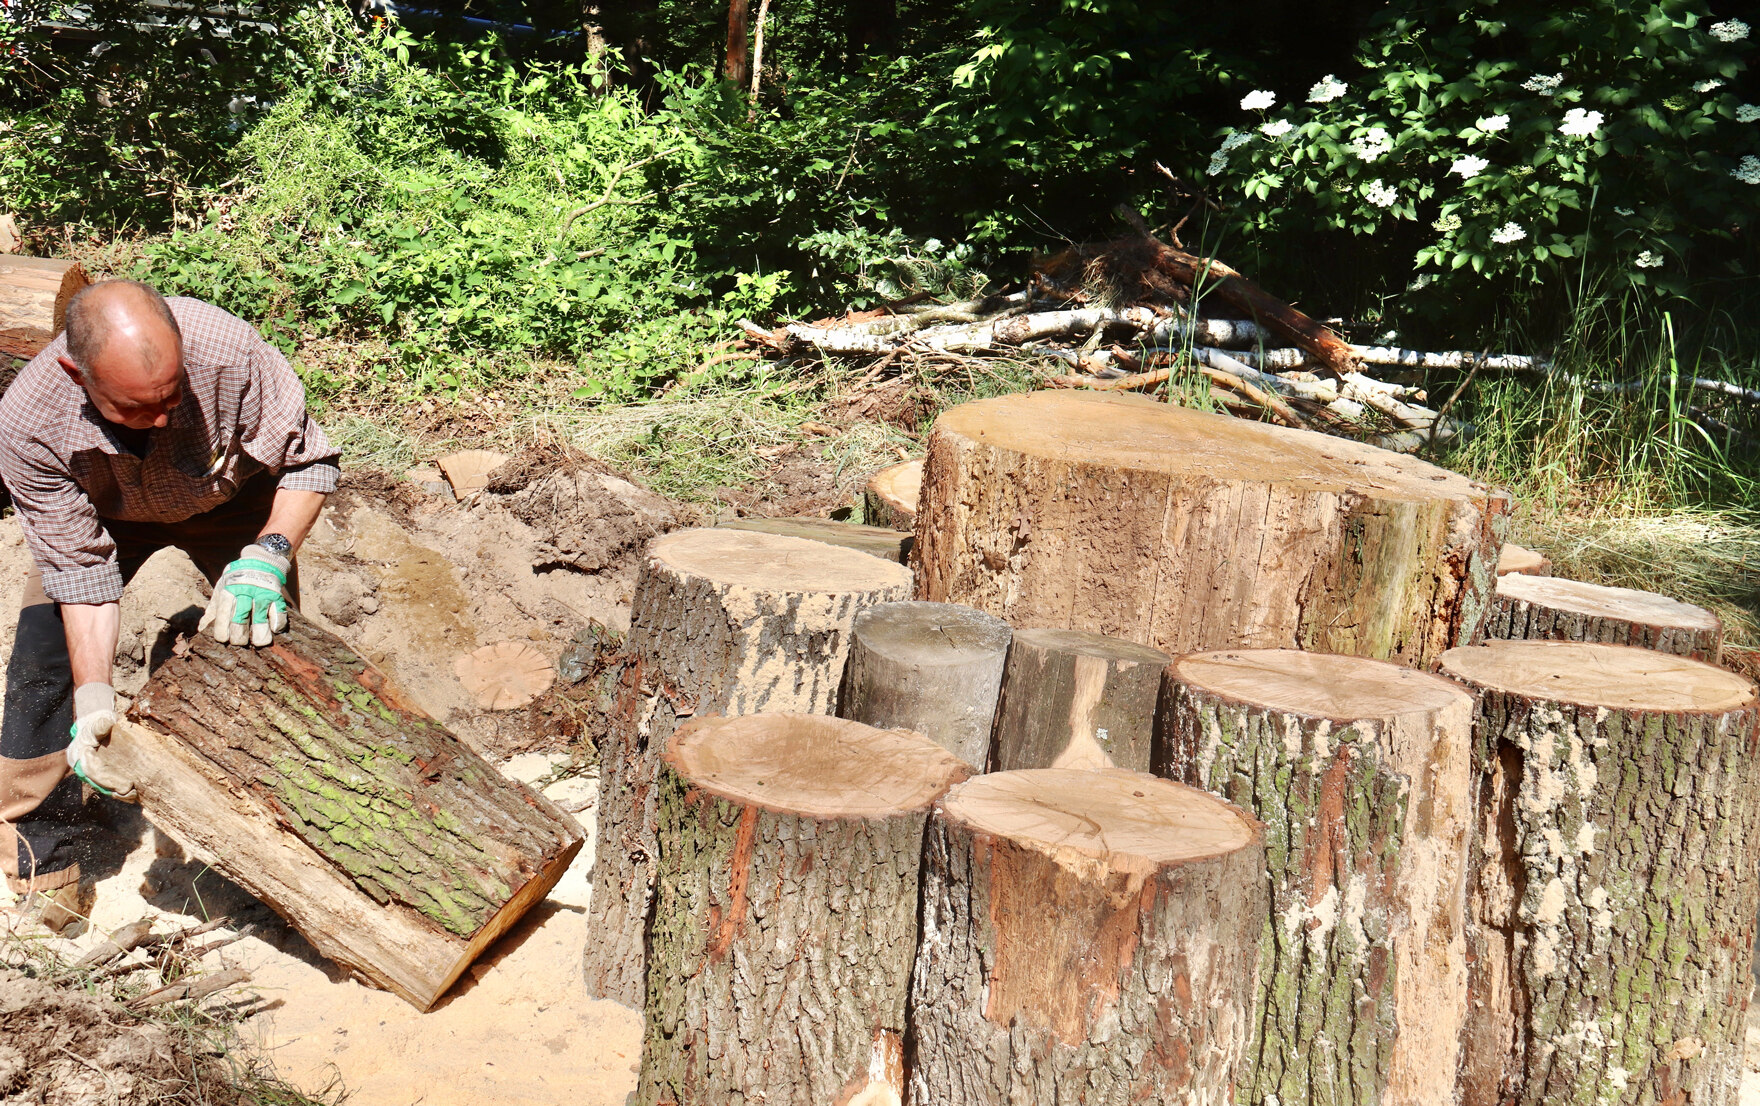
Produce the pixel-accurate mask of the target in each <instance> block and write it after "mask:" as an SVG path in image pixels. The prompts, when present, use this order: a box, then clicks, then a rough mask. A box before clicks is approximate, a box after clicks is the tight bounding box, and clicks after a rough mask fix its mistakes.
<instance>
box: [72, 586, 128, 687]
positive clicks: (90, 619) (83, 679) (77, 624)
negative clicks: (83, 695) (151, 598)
mask: <svg viewBox="0 0 1760 1106" xmlns="http://www.w3.org/2000/svg"><path fill="white" fill-rule="evenodd" d="M61 625H62V627H63V629H64V630H65V631H66V633H67V655H68V658H69V659H70V660H72V662H73V686H74V687H80V686H82V685H84V684H108V683H109V682H110V666H111V664H112V663H113V662H114V659H115V657H116V638H117V635H118V634H119V633H120V632H121V629H122V604H120V603H63V604H61Z"/></svg>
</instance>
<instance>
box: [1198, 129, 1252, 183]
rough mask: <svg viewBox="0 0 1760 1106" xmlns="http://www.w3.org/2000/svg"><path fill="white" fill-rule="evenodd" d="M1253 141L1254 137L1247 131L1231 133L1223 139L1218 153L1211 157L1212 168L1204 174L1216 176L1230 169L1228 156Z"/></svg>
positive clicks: (1217, 149)
mask: <svg viewBox="0 0 1760 1106" xmlns="http://www.w3.org/2000/svg"><path fill="white" fill-rule="evenodd" d="M1252 140H1253V136H1252V135H1251V134H1249V133H1248V132H1246V131H1229V132H1228V134H1227V135H1226V136H1225V137H1224V138H1223V139H1222V145H1220V146H1218V147H1217V148H1216V152H1215V153H1213V154H1211V155H1210V168H1208V169H1206V170H1205V171H1204V172H1205V173H1206V174H1207V175H1209V176H1212V177H1214V176H1216V175H1217V174H1218V173H1220V172H1222V171H1223V170H1224V169H1226V168H1228V155H1229V154H1232V153H1234V152H1235V151H1236V150H1238V149H1240V148H1241V147H1242V146H1245V145H1246V144H1247V143H1249V142H1251V141H1252Z"/></svg>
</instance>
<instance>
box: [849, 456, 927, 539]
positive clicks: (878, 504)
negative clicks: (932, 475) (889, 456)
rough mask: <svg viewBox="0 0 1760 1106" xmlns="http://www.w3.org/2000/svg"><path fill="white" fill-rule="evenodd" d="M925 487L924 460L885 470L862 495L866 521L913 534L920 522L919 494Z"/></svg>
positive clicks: (878, 473)
mask: <svg viewBox="0 0 1760 1106" xmlns="http://www.w3.org/2000/svg"><path fill="white" fill-rule="evenodd" d="M922 487H923V459H922V458H921V457H919V458H917V459H916V460H914V461H906V462H904V463H903V464H899V465H893V466H892V467H891V468H884V469H881V470H880V471H879V472H877V473H875V474H874V475H873V476H871V477H869V479H868V485H867V487H866V488H865V489H864V491H863V493H862V521H863V522H866V523H868V524H870V525H872V526H887V527H890V528H892V529H894V530H903V531H906V532H908V531H910V530H911V529H913V528H914V527H915V526H916V522H917V493H918V492H919V491H920V490H922Z"/></svg>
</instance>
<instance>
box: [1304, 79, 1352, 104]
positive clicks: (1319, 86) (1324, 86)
mask: <svg viewBox="0 0 1760 1106" xmlns="http://www.w3.org/2000/svg"><path fill="white" fill-rule="evenodd" d="M1344 92H1345V84H1344V82H1343V81H1341V80H1339V79H1338V78H1337V77H1334V76H1333V75H1332V74H1330V73H1328V74H1326V76H1324V77H1321V78H1320V80H1319V81H1318V82H1317V83H1316V84H1315V85H1314V87H1313V88H1310V89H1309V90H1308V103H1310V104H1330V103H1331V102H1332V101H1334V100H1336V99H1338V98H1339V97H1340V96H1343V95H1344Z"/></svg>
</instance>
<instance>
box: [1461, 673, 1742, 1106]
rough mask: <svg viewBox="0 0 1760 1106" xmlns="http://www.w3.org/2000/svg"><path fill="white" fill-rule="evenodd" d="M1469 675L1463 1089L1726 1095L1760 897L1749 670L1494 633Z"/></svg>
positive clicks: (1553, 1095)
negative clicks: (1474, 796)
mask: <svg viewBox="0 0 1760 1106" xmlns="http://www.w3.org/2000/svg"><path fill="white" fill-rule="evenodd" d="M1441 671H1442V672H1443V674H1445V675H1448V676H1452V677H1454V678H1455V679H1457V680H1460V681H1462V682H1464V683H1466V684H1467V685H1468V686H1469V687H1472V688H1473V689H1475V690H1476V691H1478V693H1479V707H1478V716H1477V720H1476V722H1475V724H1474V734H1473V768H1474V772H1475V774H1476V775H1477V777H1478V779H1477V791H1478V811H1477V814H1476V826H1475V829H1474V837H1473V849H1472V854H1471V859H1470V861H1469V868H1468V892H1467V894H1468V898H1467V940H1468V957H1469V962H1470V963H1471V969H1470V972H1469V975H1468V993H1469V999H1470V1001H1469V1004H1468V1007H1467V1030H1466V1035H1465V1039H1464V1050H1463V1058H1462V1062H1463V1066H1462V1076H1461V1087H1460V1090H1461V1102H1462V1103H1463V1104H1464V1106H1492V1104H1496V1106H1522V1104H1533V1106H1539V1104H1541V1103H1565V1102H1569V1103H1607V1104H1610V1106H1617V1104H1624V1103H1634V1104H1635V1103H1644V1104H1649V1103H1685V1102H1691V1103H1693V1104H1694V1106H1728V1104H1733V1103H1735V1102H1736V1100H1737V1094H1738V1089H1739V1087H1740V1084H1741V1078H1742V1042H1743V1023H1744V1020H1745V1014H1744V1011H1745V1009H1746V1007H1747V994H1748V986H1749V979H1748V973H1749V968H1750V964H1751V962H1752V957H1753V938H1754V919H1755V909H1756V906H1757V905H1760V878H1757V871H1756V862H1757V861H1760V850H1757V849H1756V844H1757V842H1756V833H1757V831H1760V819H1757V817H1756V816H1757V814H1760V796H1757V795H1756V791H1755V787H1754V779H1755V772H1756V768H1757V767H1760V765H1757V764H1756V749H1755V741H1756V735H1755V722H1756V717H1757V714H1760V710H1757V708H1756V702H1755V689H1754V685H1753V684H1752V683H1750V682H1749V681H1748V680H1745V679H1743V678H1741V677H1740V676H1737V675H1736V674H1734V673H1732V672H1726V671H1724V670H1723V669H1720V668H1715V667H1713V666H1711V665H1708V664H1703V663H1701V662H1699V661H1694V660H1689V659H1687V658H1684V657H1678V656H1674V655H1671V654H1667V653H1657V652H1653V651H1651V650H1647V649H1634V648H1631V647H1629V646H1620V645H1581V644H1576V643H1572V642H1551V641H1494V642H1488V643H1486V644H1484V645H1478V646H1470V647H1467V648H1462V649H1453V650H1450V651H1449V652H1447V653H1445V654H1444V655H1443V657H1442V666H1441Z"/></svg>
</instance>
